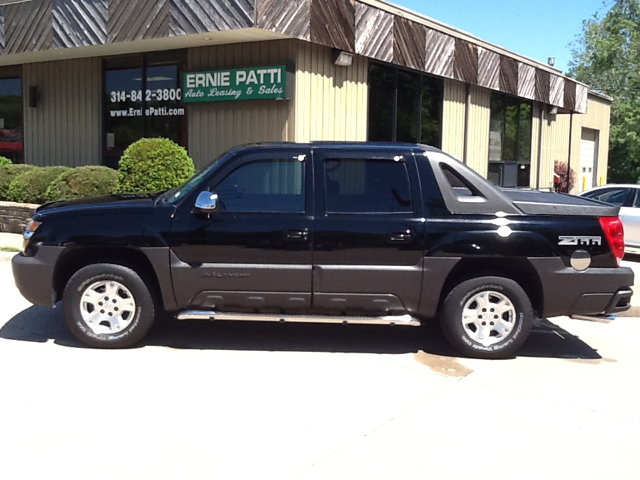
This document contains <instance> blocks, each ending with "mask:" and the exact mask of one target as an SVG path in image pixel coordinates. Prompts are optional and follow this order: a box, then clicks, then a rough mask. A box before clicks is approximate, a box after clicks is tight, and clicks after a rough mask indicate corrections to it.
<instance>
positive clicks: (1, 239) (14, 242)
mask: <svg viewBox="0 0 640 480" xmlns="http://www.w3.org/2000/svg"><path fill="white" fill-rule="evenodd" d="M1 248H16V249H18V250H21V249H22V235H20V234H17V233H4V232H0V249H1Z"/></svg>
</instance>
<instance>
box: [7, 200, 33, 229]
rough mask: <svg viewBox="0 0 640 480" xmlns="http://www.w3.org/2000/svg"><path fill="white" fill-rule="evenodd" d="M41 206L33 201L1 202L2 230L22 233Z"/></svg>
mask: <svg viewBox="0 0 640 480" xmlns="http://www.w3.org/2000/svg"><path fill="white" fill-rule="evenodd" d="M39 206H40V205H34V204H31V203H13V202H0V232H5V233H22V231H23V229H24V227H25V225H26V224H27V222H28V221H29V219H30V218H31V215H33V212H35V210H36V208H38V207H39Z"/></svg>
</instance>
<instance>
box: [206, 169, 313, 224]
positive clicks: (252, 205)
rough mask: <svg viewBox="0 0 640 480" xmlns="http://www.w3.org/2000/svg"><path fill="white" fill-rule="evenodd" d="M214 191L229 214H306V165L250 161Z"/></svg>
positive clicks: (225, 179) (219, 184)
mask: <svg viewBox="0 0 640 480" xmlns="http://www.w3.org/2000/svg"><path fill="white" fill-rule="evenodd" d="M214 191H215V192H216V193H217V194H218V196H219V197H220V201H221V202H222V204H223V205H224V210H225V211H227V212H286V213H300V212H304V210H305V202H304V162H300V161H298V160H295V159H282V160H260V161H256V162H251V163H248V164H245V165H242V166H241V167H238V168H237V169H236V170H234V171H233V172H231V173H230V174H229V175H228V176H227V177H225V178H224V179H223V180H222V181H221V182H220V183H218V185H217V186H216V187H215V189H214Z"/></svg>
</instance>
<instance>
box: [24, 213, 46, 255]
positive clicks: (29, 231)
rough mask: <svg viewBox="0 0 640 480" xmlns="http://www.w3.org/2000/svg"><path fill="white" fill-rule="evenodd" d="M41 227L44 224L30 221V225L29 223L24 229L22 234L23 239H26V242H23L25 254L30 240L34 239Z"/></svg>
mask: <svg viewBox="0 0 640 480" xmlns="http://www.w3.org/2000/svg"><path fill="white" fill-rule="evenodd" d="M40 225H42V222H34V221H33V220H30V221H29V223H27V226H26V227H25V228H24V233H23V234H22V237H23V238H24V241H23V242H22V251H23V252H24V251H25V250H26V249H27V245H29V240H31V237H33V234H34V233H36V230H37V229H38V227H39V226H40Z"/></svg>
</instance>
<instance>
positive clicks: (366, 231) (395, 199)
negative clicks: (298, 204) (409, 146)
mask: <svg viewBox="0 0 640 480" xmlns="http://www.w3.org/2000/svg"><path fill="white" fill-rule="evenodd" d="M398 153H399V154H392V155H387V156H382V157H381V156H380V154H379V153H378V152H376V151H375V150H372V151H369V152H367V151H362V150H360V151H358V152H353V153H349V154H346V155H345V151H344V150H342V151H340V152H337V151H331V150H323V151H321V152H318V151H314V162H315V178H316V179H318V184H317V185H316V188H317V191H318V194H317V199H318V202H317V204H316V216H315V218H316V223H315V227H314V228H315V232H314V241H313V246H314V263H313V264H314V275H313V292H314V293H313V306H314V308H315V309H317V310H320V311H322V312H331V313H346V314H349V313H368V314H386V313H401V312H404V311H410V312H411V311H416V310H417V308H418V305H419V301H420V291H421V286H422V258H423V250H424V239H423V236H424V221H423V219H422V217H421V215H420V213H421V207H420V204H421V202H420V201H419V185H418V183H417V177H416V175H417V174H416V172H415V163H414V159H413V156H412V154H411V153H410V152H402V153H404V154H400V152H398Z"/></svg>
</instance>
